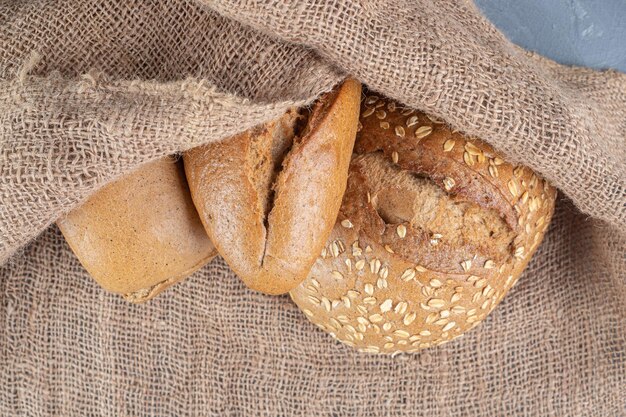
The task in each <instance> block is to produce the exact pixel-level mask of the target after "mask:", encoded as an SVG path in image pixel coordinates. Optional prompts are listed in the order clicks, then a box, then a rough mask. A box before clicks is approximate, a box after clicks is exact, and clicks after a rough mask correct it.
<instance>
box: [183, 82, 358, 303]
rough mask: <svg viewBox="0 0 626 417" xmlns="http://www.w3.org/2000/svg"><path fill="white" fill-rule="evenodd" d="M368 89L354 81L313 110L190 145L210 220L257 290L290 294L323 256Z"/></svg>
mask: <svg viewBox="0 0 626 417" xmlns="http://www.w3.org/2000/svg"><path fill="white" fill-rule="evenodd" d="M360 97H361V86H360V84H359V83H358V82H356V81H354V80H347V81H346V82H344V83H343V85H341V86H340V87H338V88H337V89H336V90H335V91H333V92H331V93H329V94H327V95H325V96H323V97H322V98H321V99H319V100H318V101H317V102H316V103H315V104H314V106H313V108H312V109H311V110H296V109H292V110H290V111H288V112H287V113H286V114H285V115H284V116H283V117H282V118H281V119H279V120H277V121H274V122H271V123H267V124H265V125H262V126H259V127H257V128H255V129H251V130H248V131H246V132H244V133H242V134H240V135H237V136H235V137H232V138H228V139H226V140H224V141H221V142H218V143H210V144H207V145H204V146H200V147H198V148H194V149H192V150H191V151H189V152H186V153H185V155H184V162H185V171H186V173H187V178H188V180H189V186H190V189H191V194H192V196H193V201H194V203H195V205H196V207H197V209H198V212H199V213H200V217H201V219H202V222H203V223H204V226H205V228H206V230H207V232H208V234H209V236H210V238H211V240H212V241H213V242H214V244H215V246H216V247H217V249H218V251H219V253H220V254H221V255H222V256H223V257H224V259H225V260H226V262H227V263H228V264H229V266H230V267H231V268H232V269H233V270H234V271H235V272H236V273H237V274H238V275H239V277H241V279H242V280H243V281H244V282H245V284H246V285H247V286H249V287H250V288H252V289H255V290H258V291H262V292H265V293H269V294H282V293H285V292H287V291H289V290H291V289H292V288H294V287H295V286H296V285H298V284H299V283H300V282H301V281H302V280H303V279H304V278H305V277H306V275H307V273H308V272H309V270H310V268H311V265H312V264H313V262H314V261H315V259H316V258H317V256H318V255H319V252H320V251H321V249H322V247H323V246H324V243H325V241H326V239H327V238H328V235H329V234H330V231H331V229H332V227H333V225H334V223H335V219H336V218H337V212H338V211H339V206H340V205H341V198H342V196H343V193H344V190H345V187H346V181H347V173H348V165H349V162H350V156H351V154H352V148H353V145H354V139H355V135H356V129H357V122H358V115H359V102H360Z"/></svg>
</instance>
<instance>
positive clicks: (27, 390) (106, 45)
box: [0, 0, 626, 416]
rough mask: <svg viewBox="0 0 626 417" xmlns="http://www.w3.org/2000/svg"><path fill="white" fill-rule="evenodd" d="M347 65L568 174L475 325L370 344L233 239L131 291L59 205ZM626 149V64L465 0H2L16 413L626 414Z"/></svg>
mask: <svg viewBox="0 0 626 417" xmlns="http://www.w3.org/2000/svg"><path fill="white" fill-rule="evenodd" d="M347 74H350V75H353V76H355V77H357V78H359V79H360V80H362V81H363V82H364V83H366V84H367V85H369V87H370V88H371V89H373V90H375V91H378V92H381V93H383V94H386V95H389V96H391V97H393V98H395V99H398V100H400V101H402V102H403V103H405V104H407V105H411V106H414V107H417V108H419V109H422V110H425V111H427V112H429V113H431V114H433V115H435V116H437V117H440V118H443V119H445V120H447V121H448V122H449V123H450V124H451V125H452V126H453V127H455V128H457V129H460V130H462V131H464V132H466V133H468V134H470V135H475V136H478V137H481V138H483V139H485V140H487V141H488V142H490V143H491V144H493V145H494V146H495V147H496V148H497V149H499V150H500V151H501V152H503V153H504V154H505V155H507V157H508V158H509V159H511V160H513V161H518V162H521V163H524V164H526V165H528V166H530V167H532V168H533V169H535V170H536V171H538V172H540V173H541V174H543V175H544V176H545V177H546V178H548V179H549V180H551V181H552V182H553V183H554V184H555V185H556V186H557V187H558V188H559V189H560V190H561V196H562V197H561V199H560V201H559V202H558V208H557V212H556V214H555V218H554V220H553V223H552V226H551V228H550V229H549V232H548V233H547V235H546V238H545V240H544V242H543V244H542V246H541V248H540V249H539V251H538V253H537V254H536V256H535V258H534V260H533V261H532V264H531V265H530V266H529V268H528V270H527V271H526V273H525V274H524V276H523V277H522V278H521V279H520V281H519V282H518V284H517V285H516V287H515V288H514V289H513V290H512V291H511V292H510V293H509V295H508V296H507V297H506V298H505V300H504V301H503V303H502V304H501V305H500V306H499V307H498V308H497V309H496V311H495V312H494V313H493V314H492V315H491V316H490V317H489V318H488V319H487V320H486V321H485V322H484V323H483V324H482V325H481V326H479V327H477V328H476V329H474V330H472V331H471V332H469V333H468V334H466V335H465V336H464V337H462V338H459V339H457V340H455V341H453V342H451V343H449V344H446V345H444V346H441V347H439V348H433V349H428V350H425V351H423V352H421V353H417V354H413V355H400V356H397V357H395V358H391V357H377V356H370V355H366V354H360V353H357V352H355V351H353V350H352V349H350V348H347V347H344V346H342V345H341V344H339V343H338V342H336V341H335V340H333V339H332V338H331V337H329V336H328V335H326V334H325V333H323V332H322V331H320V330H319V329H317V328H315V327H314V326H313V325H311V324H310V323H309V322H308V321H307V320H306V319H305V317H304V315H302V314H301V313H300V312H299V311H298V310H297V308H296V307H295V306H294V304H292V303H291V301H290V300H289V298H288V297H287V296H283V297H269V296H263V295H260V294H257V293H254V292H252V291H249V290H247V289H246V288H245V287H244V286H243V285H242V283H241V282H240V281H239V280H238V279H237V278H236V277H235V276H234V275H233V274H232V272H231V271H229V270H228V268H227V267H226V266H225V265H224V263H223V261H221V260H215V261H213V262H212V263H211V264H209V265H208V266H207V267H205V268H203V269H202V270H201V271H199V272H197V273H196V274H194V275H193V276H192V277H190V278H189V279H187V280H186V281H185V282H184V283H182V284H180V285H177V286H175V287H174V288H172V289H171V290H168V291H167V292H165V293H163V294H162V295H161V296H159V297H158V298H156V299H155V300H153V301H151V302H150V303H148V304H145V305H131V304H128V303H126V302H124V301H123V300H122V299H121V298H119V297H117V296H114V295H111V294H108V293H106V292H104V291H103V290H101V289H100V288H99V287H98V286H97V285H96V284H95V283H94V282H93V281H92V280H91V279H90V278H89V277H88V275H87V274H86V273H85V271H84V270H83V268H82V267H81V266H80V264H79V263H78V261H77V260H76V258H75V257H74V255H73V254H72V253H71V251H70V250H69V248H68V246H67V244H66V243H65V242H64V240H63V238H62V237H61V235H60V234H59V231H58V229H57V228H56V227H54V226H51V225H52V224H53V222H54V221H55V219H56V218H58V217H59V216H61V215H62V214H63V213H65V212H67V211H69V210H71V209H72V208H73V207H76V206H77V205H79V204H80V203H81V202H82V201H84V199H85V198H86V197H88V196H89V195H90V194H91V193H93V192H94V191H96V190H97V189H98V188H99V187H101V186H102V185H104V184H106V183H107V182H109V181H111V180H113V179H115V178H117V177H119V176H120V175H122V174H124V173H127V172H129V171H130V170H132V169H133V168H135V167H137V166H138V165H139V164H142V163H145V162H147V161H150V160H153V159H155V158H157V157H159V156H161V155H165V154H170V153H174V152H177V151H182V150H185V149H188V148H190V147H192V146H195V145H199V144H201V143H204V142H208V141H213V140H218V139H221V138H224V137H227V136H229V135H232V134H234V133H236V132H239V131H241V130H243V129H246V128H248V127H251V126H253V125H255V124H257V123H260V122H262V121H265V120H268V119H271V118H273V117H275V116H277V115H279V114H280V113H281V112H282V111H283V110H284V109H285V108H286V107H288V106H292V105H304V104H307V103H310V102H311V101H312V100H314V99H315V97H317V96H318V95H319V94H320V93H322V92H324V91H327V90H329V89H330V88H331V87H332V86H333V85H334V84H335V83H337V82H338V81H339V80H341V79H342V78H343V77H344V76H345V75H347ZM625 160H626V75H623V74H619V73H617V72H613V71H606V72H596V71H592V70H588V69H582V68H567V67H563V66H560V65H557V64H555V63H553V62H551V61H548V60H546V59H543V58H541V57H538V56H535V55H533V54H530V53H527V52H525V51H523V50H521V49H519V48H517V47H515V46H513V45H512V44H511V43H509V42H508V41H507V40H505V39H504V37H503V36H502V35H501V34H500V33H499V32H497V31H496V30H495V29H494V28H493V27H492V26H491V25H490V24H489V23H487V22H486V20H485V19H484V18H483V17H482V16H481V15H480V14H479V12H478V11H477V10H476V9H475V7H474V5H473V4H471V3H469V2H468V1H467V0H465V1H457V0H445V1H427V0H410V1H409V0H386V1H385V0H352V1H347V0H266V1H261V0H216V1H209V0H203V1H200V0H198V1H192V0H189V1H183V0H168V1H156V0H155V1H139V0H135V1H132V0H97V1H96V0H93V1H73V0H64V1H60V0H59V1H55V0H30V1H27V0H22V1H16V0H0V172H1V178H0V198H1V204H0V264H2V266H0V415H3V416H5V415H6V416H22V415H29V416H30V415H33V416H47V415H54V416H70V415H76V416H140V415H141V416H143V415H145V416H148V415H151V416H152V415H163V416H174V415H176V416H179V415H215V416H256V415H269V416H402V415H427V416H624V415H626V411H625V410H626V308H625V300H626V259H625V257H626V255H625V243H626V240H625V236H626V195H625V194H626V186H625V184H626V168H625V162H624V161H625Z"/></svg>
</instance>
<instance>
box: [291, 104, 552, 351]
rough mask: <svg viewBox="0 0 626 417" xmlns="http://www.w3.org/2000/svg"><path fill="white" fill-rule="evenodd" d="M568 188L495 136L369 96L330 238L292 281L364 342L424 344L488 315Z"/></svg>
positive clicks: (312, 314)
mask: <svg viewBox="0 0 626 417" xmlns="http://www.w3.org/2000/svg"><path fill="white" fill-rule="evenodd" d="M555 196H556V191H555V189H554V188H552V187H551V186H550V185H548V184H547V183H546V182H545V181H544V180H542V179H540V178H539V177H537V176H536V175H535V174H534V173H532V172H531V171H530V170H529V169H527V168H523V167H515V166H513V165H512V164H509V163H507V162H505V161H504V160H503V159H502V158H501V157H500V156H499V155H498V154H497V153H496V152H495V151H494V150H493V149H492V148H491V147H490V146H488V145H487V144H485V143H484V142H481V141H479V140H476V139H471V138H466V137H464V136H463V135H461V134H460V133H458V132H453V131H451V130H450V129H449V128H448V127H447V126H446V125H445V124H444V123H442V122H439V121H437V120H435V119H433V118H431V117H428V116H427V115H425V114H422V113H419V112H416V111H414V110H411V109H404V108H402V107H400V106H399V105H397V104H396V103H394V102H392V101H388V100H385V99H380V98H378V97H375V96H372V95H369V96H368V95H366V96H365V98H364V99H363V102H362V106H361V117H360V123H359V132H358V133H357V141H356V143H355V152H354V156H353V158H352V162H351V165H350V174H349V178H348V187H347V190H346V193H345V195H344V198H343V202H342V206H341V209H340V212H339V217H338V219H337V223H336V225H335V227H334V229H333V232H332V234H331V237H330V239H329V241H328V242H327V246H326V247H325V248H324V249H323V250H322V253H321V256H320V258H319V259H318V260H317V262H316V263H315V264H314V266H313V268H312V270H311V272H310V274H309V276H308V277H307V279H306V280H305V281H304V282H303V283H302V284H301V285H300V286H298V287H297V288H296V289H295V290H294V291H292V292H291V296H292V298H293V300H294V301H295V302H296V304H298V306H299V307H300V308H301V309H302V311H303V312H304V313H305V314H306V315H307V316H308V317H309V319H310V320H311V321H312V322H313V323H315V324H317V325H318V326H319V327H321V328H322V329H324V330H326V331H327V332H329V333H330V334H331V335H332V336H334V337H336V338H338V339H339V340H341V341H342V342H344V343H346V344H348V345H350V346H354V347H356V348H358V349H359V350H361V351H363V352H372V353H396V352H402V351H407V352H414V351H417V350H419V349H422V348H425V347H429V346H432V345H436V344H439V343H443V342H446V341H449V340H452V339H453V338H455V337H458V336H460V335H461V334H463V333H464V332H465V331H467V330H469V329H471V328H472V327H474V326H476V325H477V324H478V323H479V322H480V321H481V320H483V319H484V318H485V317H486V316H487V314H489V313H490V312H491V311H492V310H493V308H494V307H495V306H496V305H497V304H498V303H499V302H500V300H502V298H503V297H504V296H505V294H506V293H507V291H508V290H509V289H510V288H511V286H513V284H514V283H515V281H516V280H517V278H518V277H519V276H520V274H521V272H522V270H523V269H524V267H525V266H526V264H527V263H528V261H529V260H530V258H531V257H532V254H533V252H534V251H535V249H536V248H537V245H538V244H539V243H540V241H541V238H542V237H543V235H544V233H545V229H546V228H547V225H548V222H549V220H550V218H551V216H552V213H553V210H554V200H555Z"/></svg>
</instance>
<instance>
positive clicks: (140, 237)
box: [57, 157, 217, 303]
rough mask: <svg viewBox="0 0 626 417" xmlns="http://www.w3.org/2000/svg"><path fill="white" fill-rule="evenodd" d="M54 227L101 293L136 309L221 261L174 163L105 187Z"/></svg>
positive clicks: (163, 163) (160, 163)
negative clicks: (117, 297) (111, 294)
mask: <svg viewBox="0 0 626 417" xmlns="http://www.w3.org/2000/svg"><path fill="white" fill-rule="evenodd" d="M57 225H58V226H59V229H61V232H62V233H63V236H65V240H66V241H67V243H68V244H69V246H70V248H71V249H72V250H73V251H74V253H75V254H76V256H77V257H78V259H79V260H80V262H81V263H82V264H83V266H84V267H85V269H86V270H87V271H88V272H89V274H90V275H91V276H92V277H93V278H94V279H95V280H96V281H97V282H98V283H99V284H100V285H101V286H102V287H103V288H105V289H107V290H109V291H112V292H115V293H118V294H121V295H122V296H124V298H126V299H127V300H128V301H131V302H136V303H137V302H143V301H146V300H149V299H150V298H152V297H154V296H155V295H157V294H158V293H160V292H161V291H163V290H164V289H165V288H167V287H169V286H170V285H173V284H174V283H176V282H179V281H180V280H182V279H183V278H185V277H187V276H188V275H190V274H192V273H193V272H194V271H196V270H197V269H199V268H201V267H202V266H204V265H205V264H207V263H208V262H209V261H210V260H211V259H212V258H213V257H214V256H215V255H217V251H216V249H215V247H214V246H213V244H212V243H211V241H210V240H209V238H208V236H207V235H206V232H205V231H204V228H203V227H202V223H201V222H200V219H199V217H198V214H197V212H196V210H195V207H194V205H193V202H192V201H191V195H190V193H189V189H188V187H187V182H186V179H185V175H184V172H183V169H182V164H181V163H179V162H176V161H175V160H174V158H171V157H166V158H163V159H160V160H157V161H155V162H151V163H148V164H146V165H144V166H142V167H140V168H139V169H137V170H136V171H134V172H132V173H131V174H129V175H127V176H125V177H123V178H121V179H120V180H118V181H115V182H114V183H111V184H109V185H107V186H105V187H104V188H103V189H102V190H100V191H98V192H97V193H96V194H95V195H93V196H92V197H91V198H90V199H89V200H87V202H85V204H83V205H82V206H81V207H79V208H77V209H75V210H73V211H72V212H71V213H69V214H68V215H67V216H65V217H63V218H60V219H59V220H57Z"/></svg>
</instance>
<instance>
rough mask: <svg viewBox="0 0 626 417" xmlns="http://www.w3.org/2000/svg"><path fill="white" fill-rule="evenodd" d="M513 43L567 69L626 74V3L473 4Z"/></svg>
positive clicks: (511, 0) (488, 0)
mask: <svg viewBox="0 0 626 417" xmlns="http://www.w3.org/2000/svg"><path fill="white" fill-rule="evenodd" d="M474 1H475V3H476V5H477V6H478V7H479V9H481V10H482V12H483V13H484V15H485V16H486V17H487V18H488V19H489V20H491V22H493V24H494V25H495V26H496V27H498V29H500V30H501V31H502V32H503V33H504V34H505V35H506V36H507V37H508V38H509V39H510V40H511V41H512V42H514V43H516V44H518V45H520V46H522V47H524V48H526V49H529V50H531V51H535V52H537V53H539V54H541V55H543V56H546V57H548V58H551V59H553V60H555V61H557V62H560V63H562V64H567V65H579V66H586V67H591V68H597V69H606V68H613V69H616V70H619V71H622V72H626V0H474Z"/></svg>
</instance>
